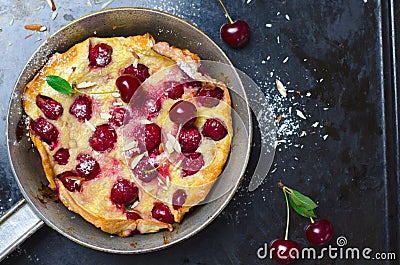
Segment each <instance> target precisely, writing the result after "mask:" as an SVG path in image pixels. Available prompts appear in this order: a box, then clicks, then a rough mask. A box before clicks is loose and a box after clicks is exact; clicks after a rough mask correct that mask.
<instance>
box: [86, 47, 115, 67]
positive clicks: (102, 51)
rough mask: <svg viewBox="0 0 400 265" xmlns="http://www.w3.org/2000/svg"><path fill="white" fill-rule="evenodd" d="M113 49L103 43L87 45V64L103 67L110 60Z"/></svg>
mask: <svg viewBox="0 0 400 265" xmlns="http://www.w3.org/2000/svg"><path fill="white" fill-rule="evenodd" d="M112 52H113V49H112V47H111V46H110V45H108V44H105V43H98V44H96V45H95V46H94V47H91V45H90V46H89V66H96V67H105V66H107V65H108V64H109V63H110V62H111V55H112Z"/></svg>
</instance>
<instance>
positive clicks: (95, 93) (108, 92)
mask: <svg viewBox="0 0 400 265" xmlns="http://www.w3.org/2000/svg"><path fill="white" fill-rule="evenodd" d="M73 90H74V91H75V92H76V93H79V94H88V95H105V94H112V93H116V92H118V91H117V90H114V91H104V92H84V91H81V90H79V89H77V88H76V87H74V88H73Z"/></svg>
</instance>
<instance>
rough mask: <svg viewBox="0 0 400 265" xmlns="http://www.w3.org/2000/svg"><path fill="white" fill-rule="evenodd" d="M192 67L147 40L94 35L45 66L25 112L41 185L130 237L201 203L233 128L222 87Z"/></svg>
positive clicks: (192, 60)
mask: <svg viewBox="0 0 400 265" xmlns="http://www.w3.org/2000/svg"><path fill="white" fill-rule="evenodd" d="M199 69H200V58H199V57H198V56H197V55H196V54H193V53H191V52H190V51H188V50H185V49H180V48H177V47H174V46H170V45H169V44H168V43H166V42H156V41H155V40H154V39H153V37H152V36H150V35H149V34H145V35H141V36H132V37H112V38H97V37H93V38H89V39H87V40H85V41H83V42H81V43H79V44H76V45H75V46H73V47H72V48H70V49H69V50H68V51H66V52H65V53H62V54H60V53H55V54H54V55H53V56H52V57H51V58H50V59H49V61H48V62H47V63H46V65H45V66H44V67H43V68H42V69H41V70H40V71H39V73H38V74H37V75H36V76H35V77H34V79H33V80H32V81H31V82H29V83H28V85H27V86H26V88H25V92H24V96H23V105H24V109H25V112H26V114H27V115H28V116H29V117H30V136H31V139H32V141H33V143H34V145H35V147H36V148H37V150H38V151H39V154H40V156H41V159H42V165H43V169H44V172H45V174H46V177H47V179H48V181H49V184H48V186H49V187H50V188H51V189H53V190H55V191H56V192H57V193H58V196H59V198H60V200H61V202H62V203H63V204H64V205H65V206H66V207H68V209H69V210H71V211H74V212H76V213H78V214H79V215H81V216H82V217H83V218H84V219H85V220H87V221H88V222H90V223H92V224H94V225H95V226H96V227H99V228H101V229H102V230H103V231H105V232H107V233H111V234H118V235H120V236H129V235H131V234H132V233H134V232H135V233H136V232H138V233H152V232H157V231H159V230H160V229H169V230H172V229H173V226H172V224H173V223H174V222H178V223H179V222H181V221H182V219H183V216H184V214H185V213H186V212H188V211H189V209H190V208H191V207H192V206H194V205H197V204H199V203H201V201H203V200H204V198H205V197H206V196H207V194H208V193H209V191H210V189H211V188H212V185H213V183H214V182H215V180H216V179H217V178H218V176H219V175H220V173H221V172H222V169H223V167H224V165H225V163H226V160H227V158H228V155H229V151H230V144H231V138H232V136H233V131H232V119H231V109H230V104H231V102H230V96H229V91H228V89H227V87H226V86H225V85H224V84H223V83H221V82H217V81H215V80H213V79H211V78H210V77H209V76H207V74H205V73H204V71H200V70H199ZM49 77H58V78H59V79H61V80H64V81H66V83H68V84H70V86H71V88H72V91H71V93H61V92H60V90H57V89H56V88H55V87H54V84H53V85H52V86H50V82H49V79H48V78H49Z"/></svg>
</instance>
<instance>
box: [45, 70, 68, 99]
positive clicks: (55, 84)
mask: <svg viewBox="0 0 400 265" xmlns="http://www.w3.org/2000/svg"><path fill="white" fill-rule="evenodd" d="M46 82H47V84H48V85H49V86H51V87H52V88H53V89H54V90H56V91H58V92H60V93H63V94H66V95H69V94H71V93H72V91H73V89H72V86H71V85H70V83H68V81H67V80H65V79H64V78H62V77H59V76H57V75H48V76H46Z"/></svg>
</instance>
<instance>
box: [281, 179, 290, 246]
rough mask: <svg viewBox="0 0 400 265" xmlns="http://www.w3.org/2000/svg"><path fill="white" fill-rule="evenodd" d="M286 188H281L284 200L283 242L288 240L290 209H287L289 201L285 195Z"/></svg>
mask: <svg viewBox="0 0 400 265" xmlns="http://www.w3.org/2000/svg"><path fill="white" fill-rule="evenodd" d="M285 188H286V187H283V188H282V191H283V194H285V200H286V231H285V240H288V238H289V219H290V217H289V214H290V209H289V200H288V197H287V194H286V189H285Z"/></svg>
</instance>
